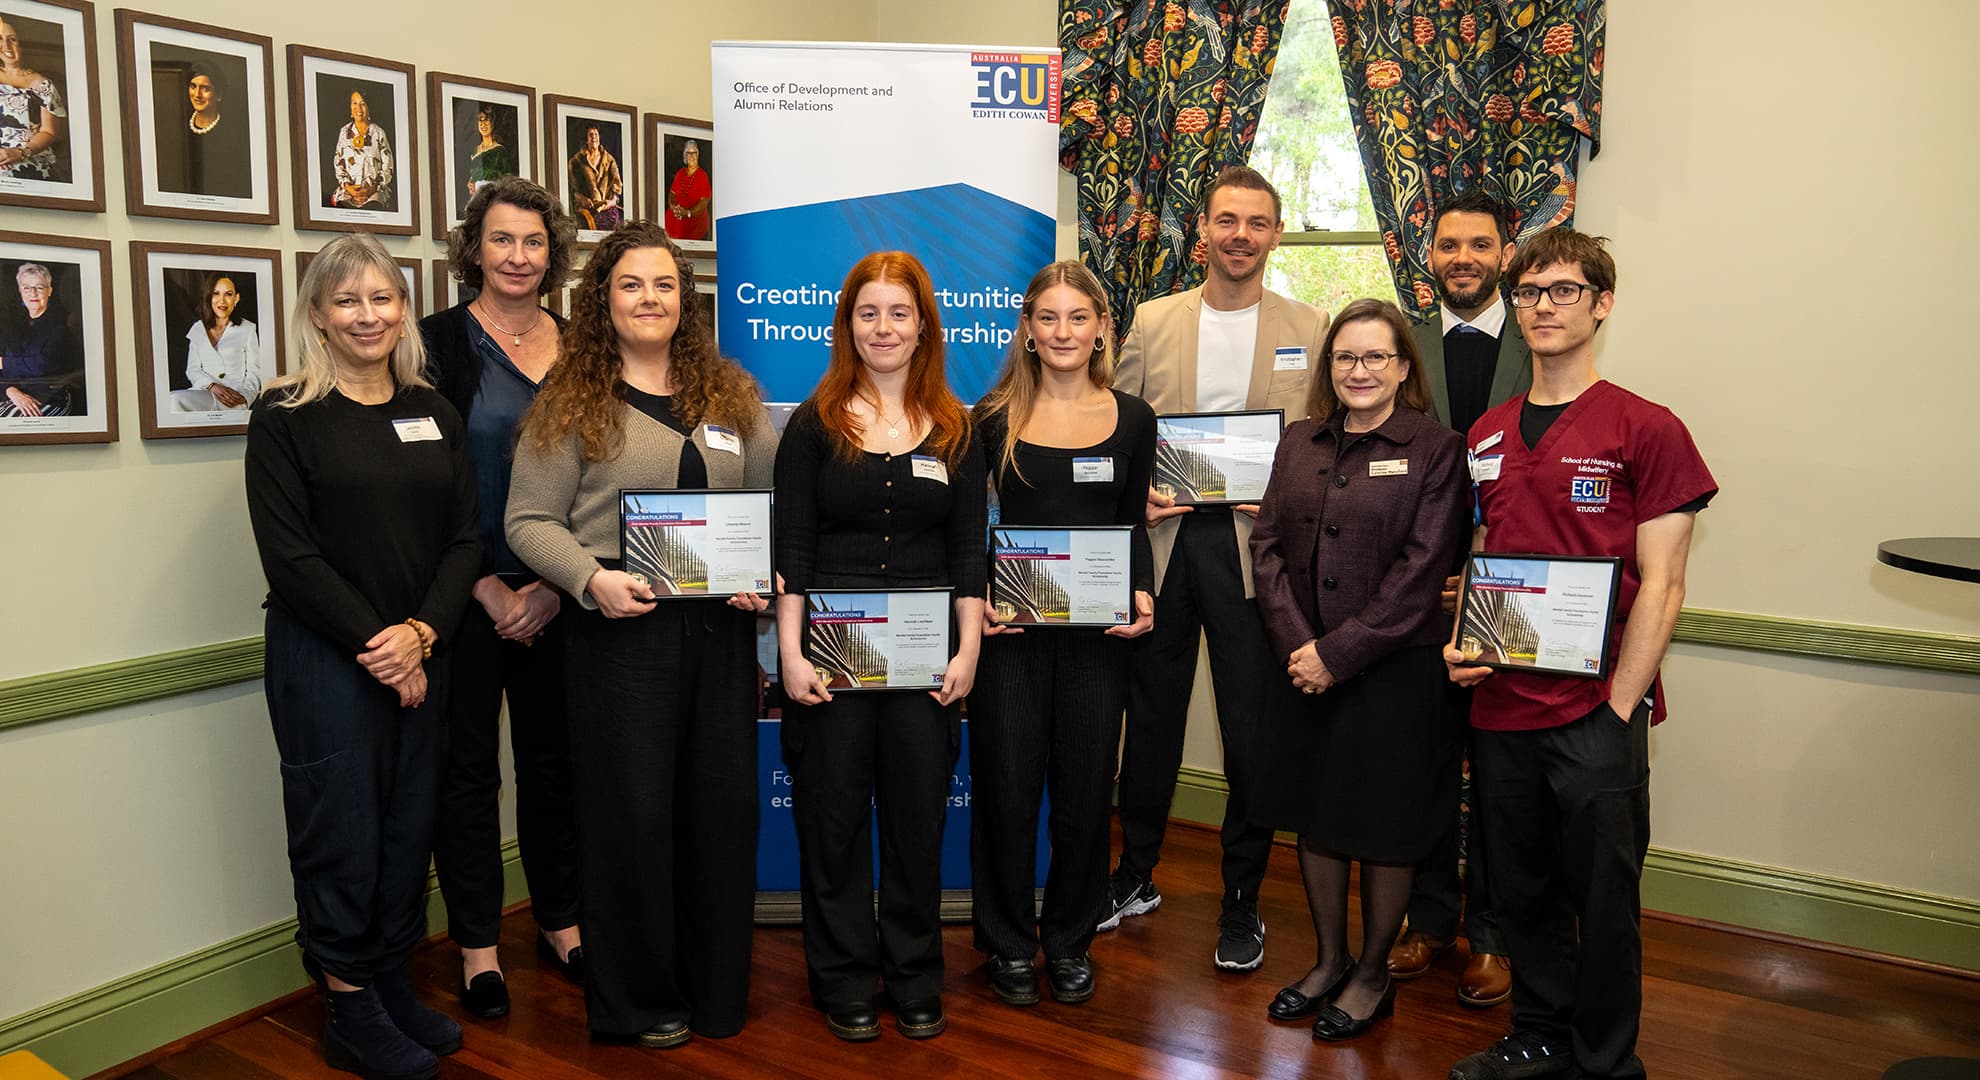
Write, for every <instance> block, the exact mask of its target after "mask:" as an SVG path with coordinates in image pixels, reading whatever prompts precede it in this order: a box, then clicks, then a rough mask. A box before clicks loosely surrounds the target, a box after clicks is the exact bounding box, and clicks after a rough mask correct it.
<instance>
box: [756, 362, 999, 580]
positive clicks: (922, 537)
mask: <svg viewBox="0 0 1980 1080" xmlns="http://www.w3.org/2000/svg"><path fill="white" fill-rule="evenodd" d="M834 442H835V437H834V436H833V435H832V434H831V433H830V432H828V431H826V430H825V425H824V424H823V423H822V422H821V421H820V420H819V418H818V407H817V406H816V405H815V404H814V403H812V402H810V401H807V402H805V403H804V404H802V405H800V406H798V408H797V411H796V412H794V413H792V414H791V420H790V424H789V425H788V426H787V427H786V428H785V429H784V439H783V442H781V443H780V444H778V447H777V473H776V478H777V517H776V522H777V525H776V528H777V571H778V572H779V573H781V574H782V575H783V576H784V588H785V589H786V590H787V591H789V592H792V593H802V592H805V591H807V590H810V589H848V588H850V589H905V588H917V587H928V586H948V587H950V588H953V589H955V590H956V596H957V597H958V598H961V597H968V596H974V597H981V596H982V595H983V590H984V583H985V577H986V575H987V573H988V567H987V566H986V565H985V562H986V556H985V548H984V537H985V533H984V528H985V521H984V519H985V516H986V515H987V513H988V505H987V502H988V500H987V493H988V489H987V488H985V487H984V480H983V451H982V449H981V446H980V444H979V442H978V440H977V439H976V438H974V437H973V436H972V437H971V438H970V439H969V441H968V443H967V444H966V445H965V447H964V450H963V454H962V458H961V460H960V461H958V462H957V463H956V465H955V467H953V468H948V467H943V468H942V470H941V471H942V472H943V473H944V474H945V475H946V480H937V479H932V478H930V477H926V476H917V475H915V472H916V462H915V459H916V458H921V459H923V460H922V464H921V466H920V468H921V469H922V471H924V472H933V471H935V470H934V469H933V468H931V467H930V464H929V463H932V462H935V461H936V459H935V458H934V456H933V455H934V451H933V450H932V449H931V448H930V445H929V443H928V441H927V440H923V441H922V444H921V445H920V446H917V447H915V448H914V449H912V450H909V451H905V452H903V453H898V454H875V453H871V452H868V451H864V450H862V451H859V454H858V456H857V457H856V458H853V459H851V460H848V459H847V458H846V457H845V456H844V455H843V454H841V453H839V452H838V448H837V447H836V446H835V445H834Z"/></svg>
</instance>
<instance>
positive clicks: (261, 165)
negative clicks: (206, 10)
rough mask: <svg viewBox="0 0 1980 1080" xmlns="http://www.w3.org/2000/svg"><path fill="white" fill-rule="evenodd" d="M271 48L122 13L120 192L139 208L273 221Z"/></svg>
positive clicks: (244, 37) (253, 39) (229, 34)
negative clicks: (122, 145) (121, 165)
mask: <svg viewBox="0 0 1980 1080" xmlns="http://www.w3.org/2000/svg"><path fill="white" fill-rule="evenodd" d="M273 55H274V44H273V43H272V42H270V41H269V39H267V38H265V37H259V36H256V35H253V34H241V33H237V32H235V31H232V30H223V29H218V28H215V27H211V26H207V25H204V24H198V23H189V22H184V21H182V20H179V19H171V18H167V17H165V16H163V15H146V14H142V13H139V12H134V11H129V10H124V9H119V10H118V12H117V60H118V64H117V81H118V86H119V87H120V89H121V91H122V96H123V105H124V189H125V192H126V193H127V194H128V196H129V199H130V211H131V213H133V214H149V215H153V216H156V217H181V218H200V219H206V220H211V221H244V222H254V223H261V224H269V225H273V224H275V223H276V222H277V221H278V220H280V213H279V210H278V208H277V206H276V201H275V191H274V184H275V168H274V152H275V122H274V115H273V114H274V108H275V96H274V89H273V86H272V83H271V78H270V72H269V63H270V61H271V58H272V57H273Z"/></svg>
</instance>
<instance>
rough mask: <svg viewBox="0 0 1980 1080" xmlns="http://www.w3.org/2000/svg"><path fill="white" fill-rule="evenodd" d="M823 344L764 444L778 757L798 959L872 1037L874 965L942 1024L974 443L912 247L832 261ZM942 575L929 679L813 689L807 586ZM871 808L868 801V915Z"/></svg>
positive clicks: (981, 566)
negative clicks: (836, 273)
mask: <svg viewBox="0 0 1980 1080" xmlns="http://www.w3.org/2000/svg"><path fill="white" fill-rule="evenodd" d="M832 326H833V337H832V355H831V359H830V361H829V362H828V365H827V367H826V369H825V375H824V377H823V378H822V379H820V380H819V383H818V389H817V390H816V391H814V392H813V394H812V396H811V399H810V400H809V401H806V402H805V403H804V404H802V405H800V406H798V408H797V411H796V412H794V413H793V414H792V415H791V420H790V425H789V426H788V427H787V428H786V429H785V432H784V439H783V442H782V444H781V445H780V447H779V448H778V452H777V470H776V478H777V480H776V482H777V552H776V554H777V566H778V569H779V571H780V572H781V574H782V577H783V591H782V595H780V596H779V597H778V598H777V638H778V651H779V653H780V656H781V660H782V671H783V684H784V693H785V695H786V696H788V697H789V698H790V701H791V707H790V708H789V709H788V710H786V711H785V713H784V724H783V740H784V759H785V762H786V764H787V765H788V766H789V768H790V771H791V776H792V781H793V789H792V790H793V802H792V811H793V814H794V816H795V817H796V820H797V833H798V857H799V862H800V864H801V868H802V876H803V885H802V896H803V904H804V956H805V964H806V968H807V970H808V973H809V977H810V984H811V993H812V996H813V997H814V998H815V999H816V1000H817V1001H818V1003H819V1005H820V1006H821V1007H822V1008H823V1009H824V1010H825V1020H826V1024H827V1026H829V1027H830V1028H831V1030H832V1033H833V1034H834V1035H837V1036H838V1037H839V1038H842V1039H847V1040H850V1041H860V1040H864V1039H871V1038H873V1037H875V1036H877V1035H879V1034H880V1017H879V1013H878V1011H877V1010H876V1009H875V1006H874V988H875V982H876V980H877V981H878V982H879V983H880V984H881V985H882V986H883V987H884V988H885V990H886V993H887V997H888V998H889V999H890V1000H891V1001H892V1003H893V1005H894V1008H895V1012H896V1018H895V1023H896V1026H897V1027H898V1028H899V1029H900V1032H901V1034H903V1035H906V1036H908V1037H909V1038H916V1039H926V1038H931V1037H933V1036H936V1035H939V1034H941V1033H942V1029H943V1028H944V1027H945V1026H946V1023H947V1021H946V1019H945V1018H944V1016H943V1014H942V999H941V993H942V933H941V898H942V882H941V862H942V823H943V818H944V816H945V815H946V813H947V809H948V795H949V776H950V770H951V769H952V768H953V767H954V765H955V761H956V751H957V748H958V739H959V737H960V730H961V729H960V719H961V718H960V716H959V713H960V709H959V708H958V706H959V703H960V702H961V701H962V699H963V697H964V696H965V695H967V694H968V693H969V690H970V685H971V683H972V682H973V681H974V679H975V676H976V655H977V646H978V642H979V641H980V639H981V635H982V630H983V590H984V577H985V573H986V567H985V558H984V546H983V537H984V532H983V530H984V518H985V514H986V507H985V490H986V489H985V487H984V474H983V453H982V450H981V449H980V448H979V447H978V446H977V445H976V441H975V439H974V437H973V434H972V432H971V430H970V423H969V414H968V413H967V412H965V411H964V409H963V406H962V402H961V401H958V400H957V399H956V396H955V394H954V393H952V392H950V390H949V386H948V382H947V381H946V379H945V377H944V375H943V367H942V361H943V350H942V320H941V315H940V313H939V312H938V310H937V308H936V304H935V290H934V287H933V285H932V284H931V283H930V281H929V279H928V271H927V270H925V269H923V267H922V265H921V263H920V262H918V261H917V260H916V259H915V258H914V256H912V255H909V254H907V253H906V252H901V251H883V252H877V253H875V254H872V255H868V256H867V257H865V258H864V259H861V260H860V261H859V262H858V263H856V264H855V265H854V266H853V268H852V272H851V273H849V274H847V275H846V284H845V288H844V290H843V291H842V292H841V293H840V294H839V304H838V311H837V313H836V314H835V315H834V316H833V321H832ZM918 587H947V588H951V589H953V590H954V591H955V592H954V595H955V617H956V623H955V642H956V645H957V649H956V654H955V656H954V658H953V659H951V660H950V662H949V665H948V668H947V669H946V670H945V671H944V672H943V676H942V684H941V687H940V688H939V689H937V690H931V691H928V692H926V693H923V692H921V691H906V692H893V693H878V692H875V693H843V692H842V693H841V694H840V695H838V696H836V697H835V696H834V695H833V694H832V693H831V692H830V691H829V690H827V689H826V687H825V684H824V683H823V681H822V680H821V679H820V676H819V674H818V672H817V671H816V670H815V669H814V668H813V667H812V664H811V662H810V661H809V660H807V659H806V658H805V655H804V648H803V644H802V637H803V626H804V605H805V593H806V591H807V590H810V589H844V588H855V589H875V590H881V589H906V588H918ZM868 807H874V808H875V809H876V810H877V812H878V814H879V826H880V910H879V930H878V934H877V935H876V933H875V929H874V910H873V857H872V840H871V838H870V829H869V818H868Z"/></svg>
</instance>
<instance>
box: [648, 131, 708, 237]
mask: <svg viewBox="0 0 1980 1080" xmlns="http://www.w3.org/2000/svg"><path fill="white" fill-rule="evenodd" d="M645 135H646V159H645V169H646V220H648V221H653V222H658V223H659V224H660V227H661V228H664V229H666V230H667V235H668V236H671V237H673V238H674V243H676V244H679V245H680V248H681V250H682V251H686V252H689V253H692V254H694V255H697V256H700V255H707V256H710V257H711V258H712V257H713V256H714V254H715V200H714V191H713V190H712V188H711V190H710V191H709V195H708V199H709V203H708V235H707V237H706V238H704V239H693V238H684V237H682V236H680V235H678V233H679V232H680V231H681V229H680V222H679V220H678V219H676V218H675V217H674V216H673V215H672V214H670V213H668V203H669V199H670V196H671V195H672V193H673V185H674V176H675V174H676V173H678V172H679V171H680V159H681V149H680V148H681V147H684V146H685V145H686V143H687V142H688V141H689V140H693V141H694V142H695V144H696V149H697V150H698V151H699V155H698V156H699V158H700V162H699V164H698V165H697V168H698V169H699V170H700V171H701V172H702V173H703V174H704V175H706V176H709V177H711V178H712V177H713V176H714V168H715V163H714V156H715V126H714V125H713V124H710V123H709V122H708V121H706V120H697V119H695V118H693V117H690V116H669V115H667V114H666V113H647V114H646V120H645ZM710 182H711V184H712V182H713V181H712V179H711V181H710Z"/></svg>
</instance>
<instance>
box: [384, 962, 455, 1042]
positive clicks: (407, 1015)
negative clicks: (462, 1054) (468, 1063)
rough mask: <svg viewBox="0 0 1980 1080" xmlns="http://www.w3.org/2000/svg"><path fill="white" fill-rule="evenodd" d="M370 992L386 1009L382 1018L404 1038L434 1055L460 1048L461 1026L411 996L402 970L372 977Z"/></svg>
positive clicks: (410, 989) (407, 979)
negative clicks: (375, 995) (387, 1018)
mask: <svg viewBox="0 0 1980 1080" xmlns="http://www.w3.org/2000/svg"><path fill="white" fill-rule="evenodd" d="M371 985H372V988H373V989H375V990H377V991H378V1000H379V1002H380V1003H382V1004H383V1005H384V1006H385V1015H387V1016H389V1017H391V1018H392V1025H393V1026H394V1027H397V1028H398V1029H399V1030H400V1031H402V1032H404V1033H405V1036H406V1038H408V1039H411V1040H412V1041H414V1042H416V1043H418V1044H419V1045H421V1046H424V1047H426V1048H427V1049H428V1050H431V1051H433V1052H434V1053H436V1054H451V1053H453V1052H454V1051H456V1050H459V1049H460V1048H461V1025H459V1024H457V1023H455V1022H454V1021H453V1019H452V1018H450V1017H446V1016H442V1015H440V1014H439V1013H437V1012H434V1011H433V1010H432V1009H429V1008H427V1007H426V1005H425V1003H423V1002H421V1001H420V1000H419V995H418V994H415V993H414V992H413V988H412V979H411V977H410V976H408V975H407V974H406V969H405V968H404V967H403V966H400V967H395V968H391V969H389V970H387V971H381V972H379V973H378V974H376V975H374V976H373V977H372V983H371Z"/></svg>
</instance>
